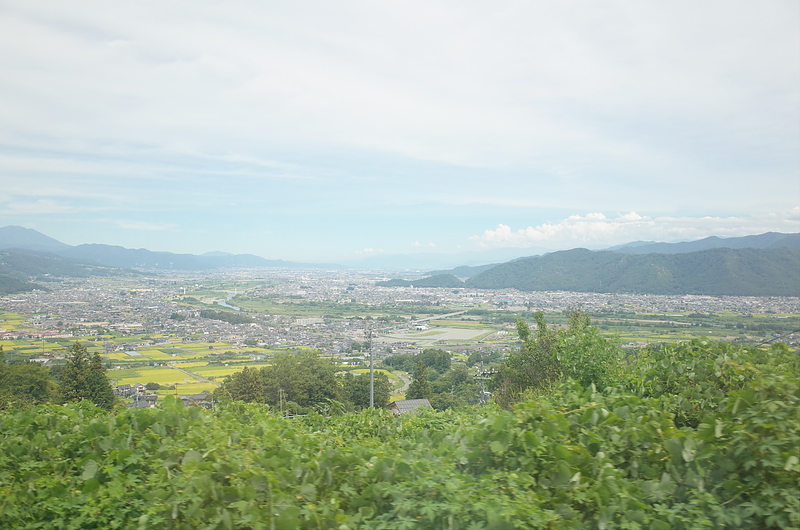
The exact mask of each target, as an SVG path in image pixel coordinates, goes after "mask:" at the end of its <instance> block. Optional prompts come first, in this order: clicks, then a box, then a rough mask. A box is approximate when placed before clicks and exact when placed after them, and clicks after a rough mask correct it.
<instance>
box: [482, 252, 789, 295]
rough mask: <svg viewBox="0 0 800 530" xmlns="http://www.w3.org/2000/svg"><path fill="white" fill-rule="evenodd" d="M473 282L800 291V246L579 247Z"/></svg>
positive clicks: (547, 287)
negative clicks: (630, 251) (630, 250)
mask: <svg viewBox="0 0 800 530" xmlns="http://www.w3.org/2000/svg"><path fill="white" fill-rule="evenodd" d="M466 285H467V286H468V287H476V288H483V289H496V288H508V287H514V288H517V289H520V290H523V291H579V292H606V293H613V292H630V293H648V294H703V295H717V296H719V295H732V296H800V250H796V249H789V248H780V249H763V250H762V249H750V248H745V249H728V248H717V249H711V250H704V251H699V252H690V253H684V254H643V255H626V254H620V253H616V252H610V251H602V252H592V251H589V250H586V249H574V250H567V251H563V252H554V253H552V254H547V255H545V256H536V257H531V258H522V259H518V260H514V261H510V262H508V263H503V264H501V265H497V266H495V267H493V268H491V269H489V270H487V271H485V272H482V273H481V274H478V275H477V276H474V277H472V278H470V279H469V280H467V281H466Z"/></svg>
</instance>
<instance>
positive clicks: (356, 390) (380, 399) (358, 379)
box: [344, 372, 392, 410]
mask: <svg viewBox="0 0 800 530" xmlns="http://www.w3.org/2000/svg"><path fill="white" fill-rule="evenodd" d="M391 394H392V384H391V383H390V382H389V378H388V377H386V374H384V373H381V372H375V374H374V378H373V401H374V404H375V408H379V409H380V408H384V407H386V405H388V404H389V396H391ZM344 397H345V399H346V400H348V401H349V402H350V403H352V404H353V406H354V407H356V409H357V410H360V409H366V408H368V407H369V374H362V375H357V376H353V374H351V373H350V372H348V373H347V374H346V375H345V377H344Z"/></svg>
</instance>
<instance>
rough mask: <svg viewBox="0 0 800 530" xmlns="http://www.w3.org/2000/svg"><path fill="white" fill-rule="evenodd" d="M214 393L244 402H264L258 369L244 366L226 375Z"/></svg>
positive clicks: (262, 386) (262, 385)
mask: <svg viewBox="0 0 800 530" xmlns="http://www.w3.org/2000/svg"><path fill="white" fill-rule="evenodd" d="M215 394H219V395H222V396H225V397H228V398H230V399H233V400H236V401H244V402H246V403H264V384H263V382H262V380H261V375H260V373H259V371H258V369H256V368H252V367H250V366H245V367H244V369H243V370H242V371H241V372H238V373H236V374H233V375H232V376H229V377H227V378H226V379H225V381H224V382H223V383H222V386H220V387H219V391H218V392H215Z"/></svg>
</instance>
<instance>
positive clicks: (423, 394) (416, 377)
mask: <svg viewBox="0 0 800 530" xmlns="http://www.w3.org/2000/svg"><path fill="white" fill-rule="evenodd" d="M411 377H412V380H411V384H410V385H409V386H408V390H406V399H427V398H429V397H431V394H432V393H433V391H432V390H431V384H430V382H429V381H428V367H427V366H425V363H423V362H422V361H421V360H418V361H417V366H416V367H415V368H414V373H413V374H412V376H411Z"/></svg>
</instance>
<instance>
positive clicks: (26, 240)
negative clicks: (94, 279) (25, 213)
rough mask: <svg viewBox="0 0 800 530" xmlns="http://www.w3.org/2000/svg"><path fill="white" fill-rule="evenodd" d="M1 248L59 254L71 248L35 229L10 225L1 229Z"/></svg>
mask: <svg viewBox="0 0 800 530" xmlns="http://www.w3.org/2000/svg"><path fill="white" fill-rule="evenodd" d="M0 248H20V249H24V250H34V251H36V252H58V251H60V250H65V249H68V248H70V245H67V244H66V243H62V242H61V241H58V240H57V239H53V238H52V237H50V236H46V235H44V234H43V233H41V232H39V231H37V230H34V229H33V228H24V227H22V226H16V225H8V226H4V227H2V228H0Z"/></svg>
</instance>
